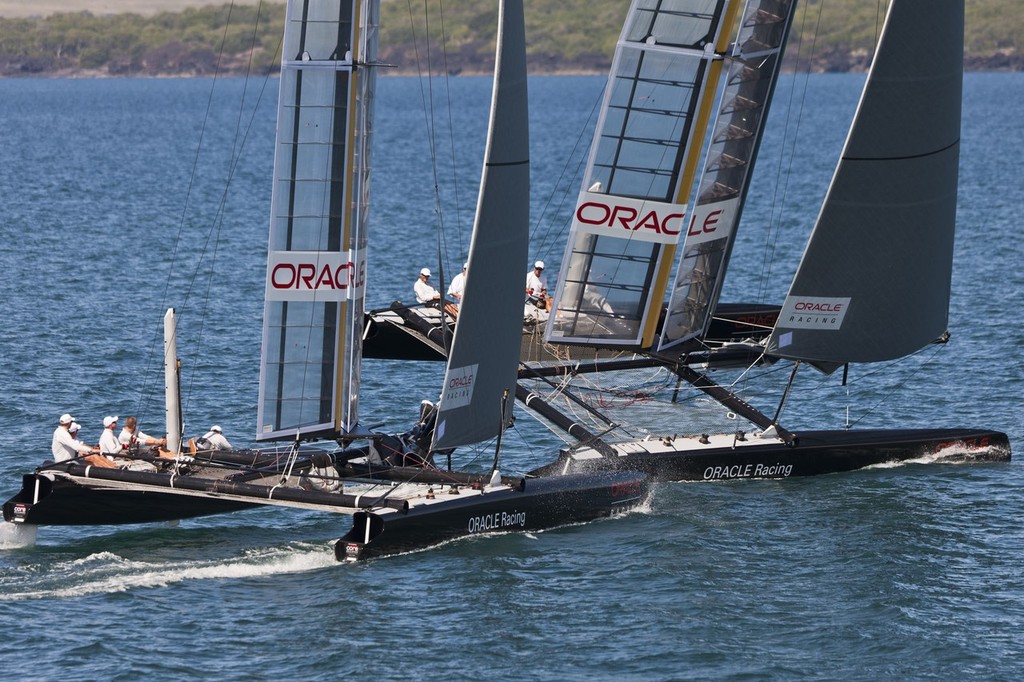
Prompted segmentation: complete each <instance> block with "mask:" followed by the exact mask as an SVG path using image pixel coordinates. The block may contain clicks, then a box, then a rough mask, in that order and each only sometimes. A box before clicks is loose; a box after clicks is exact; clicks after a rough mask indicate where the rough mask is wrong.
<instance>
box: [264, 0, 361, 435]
mask: <svg viewBox="0 0 1024 682" xmlns="http://www.w3.org/2000/svg"><path fill="white" fill-rule="evenodd" d="M285 23H286V28H285V44H284V47H283V54H284V55H285V58H284V59H283V60H282V63H281V80H280V95H279V100H278V120H277V146H276V151H275V160H274V184H273V188H272V194H271V220H270V242H269V249H268V259H267V280H266V296H265V299H266V300H265V304H264V321H263V348H262V355H261V367H260V392H259V405H258V414H259V416H258V428H257V435H256V437H257V439H258V440H272V439H280V438H295V437H312V436H317V435H322V436H328V437H332V436H337V435H341V434H344V433H345V432H347V431H350V430H352V429H354V428H355V426H356V422H357V420H358V384H359V365H360V360H361V339H362V324H363V309H364V304H363V302H364V298H365V281H366V248H367V235H366V227H367V226H366V223H367V211H368V189H369V152H370V132H371V130H372V103H373V92H374V83H375V70H374V69H373V68H366V67H365V65H366V64H372V63H374V62H375V61H376V51H377V25H378V3H377V0H371V1H369V2H364V1H363V0H348V1H343V2H340V3H311V2H304V1H299V0H293V1H292V2H289V3H288V9H287V15H286V19H285Z"/></svg>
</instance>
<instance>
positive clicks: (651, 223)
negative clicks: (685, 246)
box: [576, 201, 683, 235]
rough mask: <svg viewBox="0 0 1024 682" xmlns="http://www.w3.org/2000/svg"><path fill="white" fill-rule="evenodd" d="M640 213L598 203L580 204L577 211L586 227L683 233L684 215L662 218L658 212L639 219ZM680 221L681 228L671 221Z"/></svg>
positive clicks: (677, 214)
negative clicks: (597, 226)
mask: <svg viewBox="0 0 1024 682" xmlns="http://www.w3.org/2000/svg"><path fill="white" fill-rule="evenodd" d="M639 215H640V213H639V212H638V211H637V210H636V209H635V208H633V207H631V206H608V205H606V204H601V203H598V202H596V201H588V202H585V203H582V204H580V206H579V208H577V209H576V220H578V221H580V222H581V223H584V224H586V225H602V226H604V227H611V228H616V227H621V228H622V229H624V230H629V231H630V232H636V231H637V230H640V229H643V230H653V231H654V232H656V233H658V234H668V235H678V234H679V233H680V232H681V231H682V221H683V214H682V213H669V214H668V215H666V216H664V217H662V216H660V215H658V212H657V211H656V210H651V211H648V212H647V213H645V214H644V215H643V217H640V218H639V220H638V219H637V218H638V216H639ZM673 220H675V221H678V223H679V227H677V228H673V226H672V225H671V224H670V221H673Z"/></svg>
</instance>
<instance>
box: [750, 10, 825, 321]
mask: <svg viewBox="0 0 1024 682" xmlns="http://www.w3.org/2000/svg"><path fill="white" fill-rule="evenodd" d="M824 7H825V2H824V0H823V1H822V3H821V5H819V6H818V16H817V19H816V20H815V24H814V31H813V33H812V37H811V51H810V54H809V55H808V56H807V73H806V74H805V77H804V85H803V90H802V91H801V93H800V102H799V104H798V105H797V108H796V112H797V113H796V123H795V125H794V128H793V135H792V146H791V148H790V153H789V167H788V168H787V172H786V174H785V175H783V173H782V166H783V163H784V161H785V157H786V154H785V150H786V138H787V137H789V123H790V120H791V119H792V117H793V103H794V99H795V97H796V88H797V86H796V76H797V74H798V73H799V67H800V51H801V50H802V49H803V34H804V31H805V30H806V24H807V13H808V12H809V11H810V10H809V8H808V7H807V6H806V5H805V6H804V13H803V19H802V25H801V27H800V43H799V45H798V46H797V60H796V66H795V67H794V75H793V89H792V90H790V99H789V101H790V105H789V109H788V111H787V113H786V126H785V128H784V133H783V140H782V144H781V145H780V148H781V151H780V153H779V166H778V171H777V174H776V177H778V178H780V179H782V196H781V197H780V196H779V185H778V184H776V186H775V193H774V195H773V197H772V208H771V214H770V216H769V222H768V233H767V234H766V235H765V249H764V255H763V257H762V259H761V284H760V291H759V292H758V301H759V302H762V303H763V302H764V300H765V297H766V296H767V293H768V281H769V279H770V278H771V272H772V267H773V266H774V264H775V246H776V244H777V242H778V239H779V237H780V236H781V232H782V216H783V214H784V213H785V209H786V201H787V197H788V195H789V179H790V178H791V177H792V175H793V163H794V160H795V157H796V146H797V141H798V140H799V137H800V124H801V123H802V121H803V112H804V106H805V104H806V101H807V86H808V84H809V82H810V71H811V64H812V62H813V61H814V55H815V53H816V51H817V45H818V32H819V31H820V29H821V15H822V11H823V10H824ZM776 209H778V224H776V223H775V221H776V218H775V216H776Z"/></svg>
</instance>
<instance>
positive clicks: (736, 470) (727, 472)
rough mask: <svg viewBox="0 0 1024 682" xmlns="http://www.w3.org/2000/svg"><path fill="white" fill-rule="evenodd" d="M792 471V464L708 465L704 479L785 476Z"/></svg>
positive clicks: (725, 479) (723, 479)
mask: <svg viewBox="0 0 1024 682" xmlns="http://www.w3.org/2000/svg"><path fill="white" fill-rule="evenodd" d="M792 473H793V465H792V464H733V465H732V466H718V467H708V468H707V469H705V470H704V480H705V481H728V480H732V479H735V478H786V477H787V476H789V475H791V474H792Z"/></svg>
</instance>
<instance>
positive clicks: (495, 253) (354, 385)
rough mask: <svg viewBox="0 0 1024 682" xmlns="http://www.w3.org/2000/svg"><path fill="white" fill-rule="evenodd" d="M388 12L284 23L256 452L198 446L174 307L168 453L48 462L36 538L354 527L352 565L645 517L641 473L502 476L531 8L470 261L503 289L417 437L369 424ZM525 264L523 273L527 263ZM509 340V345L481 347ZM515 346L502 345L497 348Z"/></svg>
mask: <svg viewBox="0 0 1024 682" xmlns="http://www.w3.org/2000/svg"><path fill="white" fill-rule="evenodd" d="M378 24H379V6H378V2H377V1H376V0H371V1H370V2H365V1H363V0H338V1H336V2H309V1H308V0H290V2H289V3H288V7H287V16H286V28H285V36H284V47H283V58H282V64H281V82H280V96H279V103H278V115H277V145H276V156H275V163H274V184H273V190H272V197H271V219H270V245H269V249H268V262H267V278H266V294H265V306H264V321H263V346H262V357H261V365H260V390H259V403H258V414H257V423H258V428H257V441H258V442H263V443H273V442H280V441H287V444H285V445H277V446H266V447H261V448H258V449H250V450H240V451H230V452H225V451H216V450H215V451H197V452H194V453H185V452H183V451H182V448H181V431H182V428H181V413H180V407H179V406H180V397H179V396H178V394H177V390H178V385H179V378H178V362H177V343H176V331H177V330H176V322H175V316H174V311H173V310H169V311H168V312H167V315H166V316H165V361H166V362H165V366H166V369H165V379H166V392H167V407H168V410H167V414H168V418H167V421H168V423H167V433H168V447H169V448H170V449H171V451H172V453H173V454H174V455H175V456H174V457H173V458H167V457H159V456H154V455H152V454H149V453H143V452H125V453H124V458H126V459H134V460H145V461H148V462H149V463H150V464H151V465H152V468H153V469H155V470H149V471H131V470H128V469H126V468H117V469H112V468H102V469H100V468H96V467H91V466H89V465H87V464H86V463H85V462H83V461H81V460H79V459H72V460H69V461H63V462H47V463H45V464H44V465H42V466H40V467H39V468H37V469H36V470H35V471H34V472H32V473H29V474H26V475H24V477H23V481H22V489H21V491H20V492H18V493H17V494H16V495H15V496H14V497H12V498H11V499H10V500H8V501H7V502H6V503H4V505H3V513H4V519H5V521H8V522H13V523H16V524H28V525H33V524H34V525H92V524H125V523H144V522H154V521H166V520H174V519H181V518H189V517H196V516H203V515H208V514H216V513H222V512H230V511H235V510H239V509H245V508H250V507H253V506H257V505H277V506H284V507H295V508H301V509H310V510H316V511H323V512H328V513H338V514H344V515H348V516H350V517H351V518H352V527H351V530H350V531H349V532H347V533H346V534H345V535H344V536H342V537H341V538H340V539H339V541H338V542H337V543H335V554H336V556H337V558H338V559H339V560H344V561H347V560H356V559H361V558H366V557H372V556H381V555H386V554H392V553H395V552H401V551H406V550H411V549H419V548H423V547H427V546H431V545H434V544H437V543H439V542H442V541H445V540H448V539H452V538H457V537H461V536H466V535H476V534H480V533H489V532H509V531H529V530H537V529H542V528H548V527H551V526H557V525H563V524H567V523H575V522H582V521H588V520H592V519H595V518H599V517H603V516H609V515H612V514H615V513H618V512H621V511H624V510H628V509H630V508H633V507H635V506H637V505H639V504H641V503H642V502H643V501H644V500H645V499H646V496H647V493H648V484H647V477H646V476H645V475H643V474H638V473H635V472H627V473H621V472H599V473H596V474H591V473H585V474H572V475H568V476H556V477H545V478H543V479H537V478H535V477H527V476H518V477H509V476H502V475H501V473H500V470H499V468H498V467H499V455H500V445H501V437H500V436H501V433H502V431H503V430H504V429H505V428H506V427H507V426H508V425H509V424H510V423H511V419H512V409H511V408H512V403H513V401H514V396H515V383H516V375H517V364H518V361H519V344H518V340H517V339H516V335H517V334H518V330H519V327H520V325H521V315H520V314H521V309H522V302H521V299H520V292H521V290H522V284H521V279H522V273H521V272H520V271H519V270H520V267H519V263H520V262H521V261H523V260H525V258H526V252H527V240H528V227H529V201H528V199H529V196H528V195H529V156H528V151H527V150H528V149H529V139H528V126H527V98H526V94H527V88H526V57H525V54H526V52H525V30H524V22H523V9H522V2H521V0H506V1H504V2H502V3H501V10H500V13H499V30H498V50H497V58H496V64H495V78H494V89H493V96H492V106H491V119H490V127H489V132H488V143H487V148H486V153H485V157H486V158H485V164H484V170H483V177H482V180H481V186H480V194H479V199H478V205H477V215H476V222H475V225H474V230H473V236H472V242H471V246H470V255H469V262H470V264H471V267H475V268H479V269H481V270H486V271H488V272H490V273H491V276H490V277H489V278H477V279H476V280H474V281H473V282H471V283H469V284H468V285H467V287H466V291H465V296H464V298H463V302H462V312H461V314H460V316H459V323H458V325H457V327H456V329H455V333H454V339H453V340H452V343H451V347H450V352H449V353H448V366H447V372H446V375H445V383H444V387H445V388H444V391H443V392H442V397H441V399H440V401H439V402H438V403H437V405H433V404H431V403H425V405H424V409H423V410H422V413H421V415H420V421H419V423H417V424H416V425H415V426H414V427H413V429H412V430H410V431H409V432H406V433H400V434H385V433H380V432H377V431H375V430H374V428H372V427H366V426H364V425H363V423H362V422H361V421H360V419H359V412H358V399H359V384H360V381H359V370H360V358H361V340H362V336H363V334H362V332H363V320H364V301H365V295H366V286H365V283H366V262H367V258H366V255H367V249H368V245H369V243H370V239H369V230H368V225H369V223H370V220H369V197H370V168H371V163H370V155H371V151H372V145H371V134H372V131H373V125H372V122H373V102H374V91H375V82H376V75H377V71H378V70H379V68H381V66H382V65H381V64H380V63H379V62H378V59H377V37H378ZM510 255H512V256H515V257H510ZM494 330H499V331H500V332H501V333H500V334H498V335H497V336H498V339H499V341H497V342H494V341H491V342H488V343H486V344H484V343H482V339H483V338H484V335H485V334H490V333H491V332H493V331H494ZM501 338H505V339H508V343H501V342H500V339H501ZM493 439H496V440H497V442H496V445H495V457H494V465H493V466H492V467H491V469H490V471H489V472H486V473H484V474H470V473H460V472H456V471H450V470H448V469H441V468H439V467H437V466H434V465H433V453H435V452H445V451H450V450H451V449H452V448H455V447H460V446H464V445H467V444H470V443H481V442H486V441H489V440H493Z"/></svg>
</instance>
